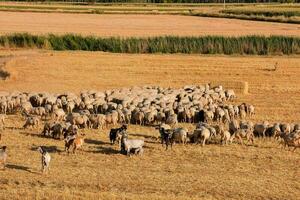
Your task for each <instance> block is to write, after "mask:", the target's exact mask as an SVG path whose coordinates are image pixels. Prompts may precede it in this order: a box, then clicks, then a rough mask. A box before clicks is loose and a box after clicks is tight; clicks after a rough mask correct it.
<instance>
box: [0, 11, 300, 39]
mask: <svg viewBox="0 0 300 200" xmlns="http://www.w3.org/2000/svg"><path fill="white" fill-rule="evenodd" d="M61 19H63V20H61ZM237 30H239V31H237ZM11 32H29V33H33V34H47V33H56V34H64V33H78V34H82V35H97V36H104V37H107V36H120V37H129V36H143V37H144V36H157V35H178V36H199V35H226V36H240V35H294V36H299V34H300V26H299V25H296V24H280V23H266V22H254V21H245V20H235V19H221V18H202V17H192V16H179V15H124V14H123V15H122V14H112V15H109V14H104V15H93V14H66V13H23V12H0V33H1V34H5V33H11Z"/></svg>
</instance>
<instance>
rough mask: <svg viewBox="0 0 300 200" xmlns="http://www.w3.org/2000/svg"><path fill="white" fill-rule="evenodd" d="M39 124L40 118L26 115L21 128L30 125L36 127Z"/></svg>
mask: <svg viewBox="0 0 300 200" xmlns="http://www.w3.org/2000/svg"><path fill="white" fill-rule="evenodd" d="M39 124H40V119H39V118H38V117H31V116H29V117H27V119H26V122H25V124H24V125H23V128H24V129H25V128H27V127H28V126H30V127H32V128H33V127H36V128H38V127H39Z"/></svg>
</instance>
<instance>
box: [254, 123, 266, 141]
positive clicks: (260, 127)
mask: <svg viewBox="0 0 300 200" xmlns="http://www.w3.org/2000/svg"><path fill="white" fill-rule="evenodd" d="M268 127H269V123H268V122H267V121H265V122H263V123H259V124H255V125H254V134H255V135H256V136H260V137H265V136H266V135H265V132H266V130H267V128H268Z"/></svg>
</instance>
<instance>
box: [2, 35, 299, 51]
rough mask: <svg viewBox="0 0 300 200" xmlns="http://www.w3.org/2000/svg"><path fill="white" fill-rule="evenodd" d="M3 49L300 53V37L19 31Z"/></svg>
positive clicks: (4, 41) (6, 37)
mask: <svg viewBox="0 0 300 200" xmlns="http://www.w3.org/2000/svg"><path fill="white" fill-rule="evenodd" d="M0 47H3V48H40V49H52V50H60V51H61V50H84V51H104V52H113V53H184V54H228V55H230V54H249V55H274V54H276V55H278V54H279V55H283V54H300V37H288V36H269V37H267V36H243V37H222V36H201V37H177V36H161V37H149V38H134V37H131V38H118V37H110V38H101V37H95V36H86V37H84V36H81V35H74V34H66V35H53V34H49V35H44V36H38V35H31V34H27V33H16V34H10V35H2V36H0Z"/></svg>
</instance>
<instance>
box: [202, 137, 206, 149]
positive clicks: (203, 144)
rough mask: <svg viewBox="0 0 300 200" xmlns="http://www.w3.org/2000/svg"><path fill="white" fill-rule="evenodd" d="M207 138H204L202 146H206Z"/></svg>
mask: <svg viewBox="0 0 300 200" xmlns="http://www.w3.org/2000/svg"><path fill="white" fill-rule="evenodd" d="M205 140H206V139H205V138H203V142H202V146H203V147H204V146H205Z"/></svg>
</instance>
